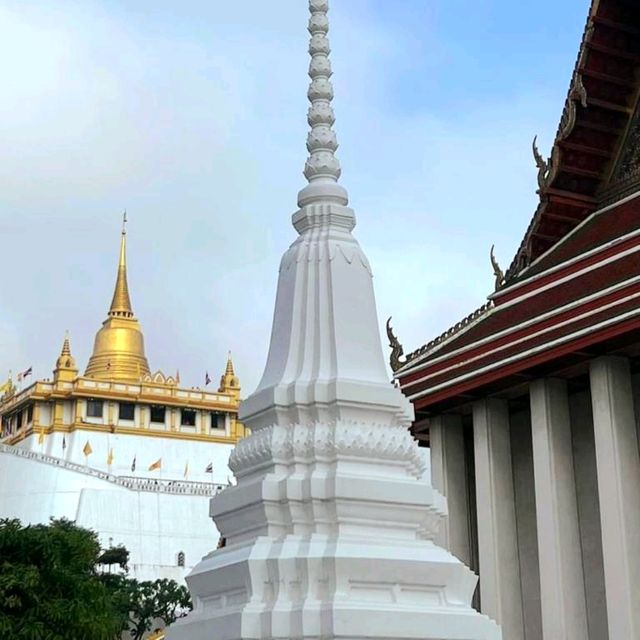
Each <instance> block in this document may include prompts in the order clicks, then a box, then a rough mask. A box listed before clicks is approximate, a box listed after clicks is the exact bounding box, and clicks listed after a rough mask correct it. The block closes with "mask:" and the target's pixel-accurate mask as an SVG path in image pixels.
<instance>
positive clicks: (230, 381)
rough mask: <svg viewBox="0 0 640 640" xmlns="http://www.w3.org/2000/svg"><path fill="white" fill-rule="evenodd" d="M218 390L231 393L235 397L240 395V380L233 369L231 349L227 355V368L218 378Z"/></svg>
mask: <svg viewBox="0 0 640 640" xmlns="http://www.w3.org/2000/svg"><path fill="white" fill-rule="evenodd" d="M218 391H220V392H223V393H231V394H232V395H234V396H236V397H238V398H239V397H240V380H238V377H237V376H236V374H235V371H234V370H233V361H232V360H231V351H229V355H228V356H227V368H226V369H225V372H224V374H223V376H222V377H221V378H220V388H219V389H218Z"/></svg>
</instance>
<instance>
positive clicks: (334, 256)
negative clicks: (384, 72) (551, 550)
mask: <svg viewBox="0 0 640 640" xmlns="http://www.w3.org/2000/svg"><path fill="white" fill-rule="evenodd" d="M309 7H310V11H311V20H310V26H309V30H310V32H311V47H310V53H311V56H312V60H311V70H310V75H311V78H312V80H311V87H310V89H309V98H310V100H311V109H310V110H309V122H310V124H311V132H310V134H309V139H308V148H309V152H310V156H309V160H308V161H307V164H306V167H305V175H306V177H307V179H308V180H309V184H308V185H307V186H306V187H305V188H304V189H303V190H302V191H301V192H300V194H299V206H300V209H299V210H298V211H297V212H296V213H295V214H294V215H293V224H294V227H295V228H296V230H297V231H298V234H299V235H298V237H297V239H296V240H295V241H294V243H293V244H292V245H291V246H290V247H289V249H288V250H287V252H286V253H285V254H284V256H283V258H282V262H281V264H280V274H279V279H278V290H277V295H276V304H275V312H274V318H273V329H272V334H271V343H270V347H269V354H268V356H267V364H266V366H265V371H264V374H263V376H262V380H261V381H260V384H259V385H258V388H257V389H256V391H255V392H254V393H253V394H252V395H251V396H250V397H249V398H248V399H247V400H245V401H243V402H242V403H241V406H240V418H241V419H242V421H243V422H244V423H245V424H246V425H247V426H248V427H249V428H250V429H251V431H252V435H251V436H249V437H248V438H245V439H244V440H241V441H240V442H239V443H238V445H237V446H236V448H235V450H234V451H233V453H232V454H231V458H230V460H229V466H230V467H231V469H232V471H233V472H234V474H235V476H236V479H237V484H236V485H235V486H232V487H230V488H228V489H226V490H225V491H223V492H222V493H221V494H219V495H218V496H216V497H215V498H213V499H212V500H211V509H210V513H211V516H212V517H213V519H214V520H215V522H216V525H217V527H218V530H219V531H220V533H221V535H222V536H223V537H224V539H225V541H226V546H225V547H224V548H222V549H218V550H216V551H213V552H212V553H211V554H209V555H208V556H206V557H205V558H203V560H202V562H201V563H200V564H199V565H198V566H197V567H196V568H195V569H194V570H193V572H192V573H191V574H190V575H189V576H188V577H187V584H188V586H189V589H190V591H191V595H192V598H193V601H194V610H193V611H192V612H191V613H190V614H189V615H188V616H187V617H186V618H183V619H181V620H179V621H178V622H177V623H176V624H175V625H173V626H172V627H171V629H170V631H169V634H168V636H167V637H168V639H169V640H210V639H212V638H216V640H263V639H264V640H274V639H276V640H277V639H288V638H296V639H298V640H318V639H319V638H322V639H323V640H342V639H357V638H363V639H364V638H366V639H368V640H424V639H425V638H431V639H434V640H435V639H436V638H437V639H438V640H499V639H500V631H499V628H498V627H497V625H496V624H495V623H494V622H493V621H492V620H490V619H489V618H487V617H486V616H482V615H480V614H479V613H477V612H476V611H474V610H473V609H472V608H471V606H470V603H471V598H472V595H473V591H474V588H475V586H476V582H477V578H476V576H475V575H474V574H473V573H472V572H471V571H470V570H469V569H467V568H466V567H465V566H464V565H463V564H462V563H461V562H460V561H459V560H457V559H456V558H454V557H453V556H452V555H451V554H450V553H448V552H447V551H445V550H444V549H441V548H439V547H437V546H436V545H435V543H434V539H435V536H436V533H437V529H438V525H439V523H440V520H441V519H442V517H443V515H444V513H445V511H446V503H445V500H444V499H443V497H442V496H441V495H440V494H438V492H437V491H435V490H434V489H433V488H432V487H431V486H430V483H429V479H428V477H426V476H425V472H426V460H425V456H424V450H422V449H419V448H418V446H417V444H416V442H415V441H414V440H413V438H412V437H411V435H410V433H409V430H408V426H409V423H410V421H411V418H412V410H411V405H410V404H409V403H408V401H407V400H406V399H405V398H404V396H402V394H401V392H400V391H399V390H398V389H396V388H395V387H393V386H392V385H391V383H390V382H389V378H388V375H387V372H386V368H385V364H384V358H383V353H382V344H381V341H380V333H379V330H378V321H377V312H376V305H375V297H374V293H373V285H372V276H371V269H370V267H369V263H368V261H367V259H366V257H365V255H364V253H363V252H362V250H361V248H360V246H359V245H358V243H357V242H356V240H355V239H354V237H353V235H352V234H351V231H352V229H353V228H354V226H355V216H354V214H353V211H352V210H351V209H349V208H348V207H347V206H346V204H347V194H346V191H345V190H344V189H342V187H341V186H340V185H338V182H337V180H338V177H339V175H340V167H339V164H338V161H337V159H336V157H335V154H334V152H335V150H336V148H337V141H336V138H335V134H334V132H333V130H332V125H333V119H334V117H333V111H332V110H331V97H332V90H331V84H330V82H329V77H330V75H331V69H330V66H329V60H328V53H329V44H328V41H327V39H326V33H327V30H328V23H327V10H328V2H327V0H310V2H309ZM214 543H215V541H213V540H212V547H213V546H214Z"/></svg>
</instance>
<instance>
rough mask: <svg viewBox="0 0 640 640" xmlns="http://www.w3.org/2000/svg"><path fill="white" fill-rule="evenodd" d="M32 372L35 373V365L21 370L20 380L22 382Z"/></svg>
mask: <svg viewBox="0 0 640 640" xmlns="http://www.w3.org/2000/svg"><path fill="white" fill-rule="evenodd" d="M32 373H33V367H29V368H28V369H25V370H24V371H21V372H20V373H19V374H18V382H22V381H23V380H24V379H25V378H27V377H28V376H30V375H31V374H32Z"/></svg>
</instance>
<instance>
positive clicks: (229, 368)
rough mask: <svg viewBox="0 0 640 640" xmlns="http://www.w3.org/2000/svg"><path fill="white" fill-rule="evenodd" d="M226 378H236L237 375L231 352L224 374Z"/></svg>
mask: <svg viewBox="0 0 640 640" xmlns="http://www.w3.org/2000/svg"><path fill="white" fill-rule="evenodd" d="M224 375H225V376H235V375H236V374H235V373H234V371H233V361H232V360H231V351H229V355H228V356H227V369H226V371H225V372H224Z"/></svg>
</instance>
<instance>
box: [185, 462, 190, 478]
mask: <svg viewBox="0 0 640 640" xmlns="http://www.w3.org/2000/svg"><path fill="white" fill-rule="evenodd" d="M188 475H189V461H188V460H187V463H186V464H185V465H184V477H185V478H186V477H187V476H188Z"/></svg>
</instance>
